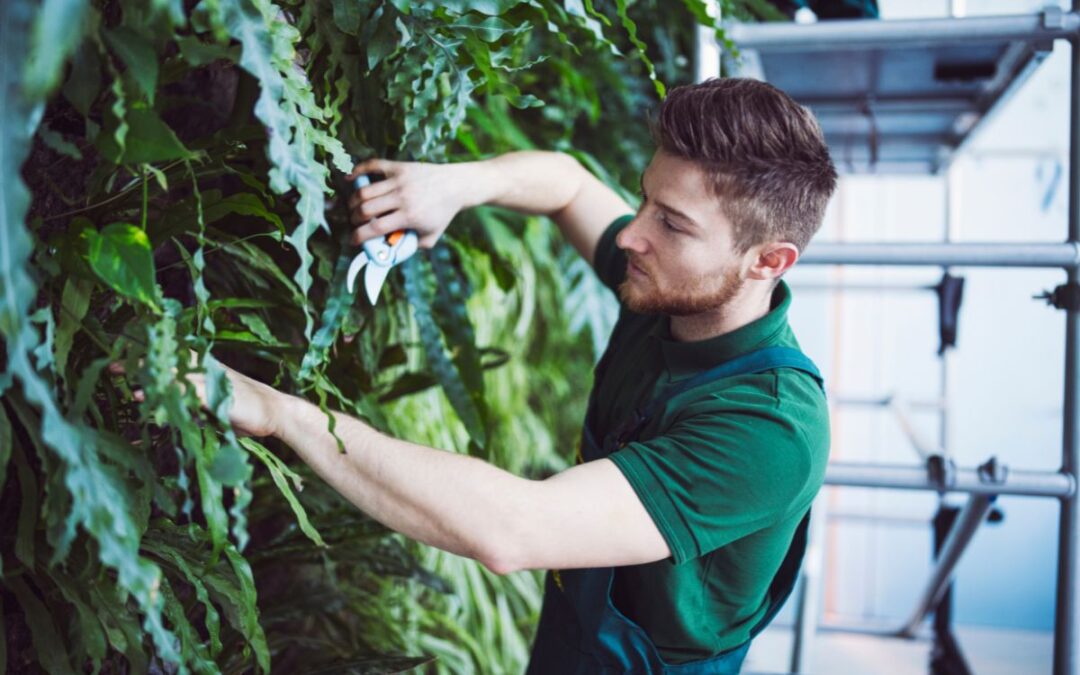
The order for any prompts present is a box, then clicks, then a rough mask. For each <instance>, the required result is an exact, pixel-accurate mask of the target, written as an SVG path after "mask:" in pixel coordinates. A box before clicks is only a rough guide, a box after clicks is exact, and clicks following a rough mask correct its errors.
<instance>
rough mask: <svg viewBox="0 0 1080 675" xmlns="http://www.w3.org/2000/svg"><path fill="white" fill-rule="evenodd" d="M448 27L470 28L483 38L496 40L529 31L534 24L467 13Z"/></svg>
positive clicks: (490, 40)
mask: <svg viewBox="0 0 1080 675" xmlns="http://www.w3.org/2000/svg"><path fill="white" fill-rule="evenodd" d="M446 28H448V29H470V30H472V31H473V32H475V33H476V35H478V36H479V37H480V38H481V39H483V40H486V41H487V42H495V41H497V40H499V39H500V38H503V37H505V36H507V35H516V34H518V33H523V32H525V31H528V30H530V29H531V28H532V26H531V25H530V24H529V22H527V21H526V22H522V23H520V24H518V25H516V26H515V25H514V24H512V23H510V22H509V21H506V20H505V19H500V18H499V17H497V16H489V17H487V18H484V19H480V18H478V17H476V16H475V15H472V14H465V15H463V16H460V17H458V18H457V19H455V20H454V22H453V23H449V24H447V25H446Z"/></svg>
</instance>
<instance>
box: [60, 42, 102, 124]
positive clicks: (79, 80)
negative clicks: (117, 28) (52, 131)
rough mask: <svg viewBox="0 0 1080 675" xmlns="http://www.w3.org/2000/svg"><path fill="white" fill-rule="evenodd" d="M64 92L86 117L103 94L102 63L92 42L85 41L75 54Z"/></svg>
mask: <svg viewBox="0 0 1080 675" xmlns="http://www.w3.org/2000/svg"><path fill="white" fill-rule="evenodd" d="M63 92H64V97H65V98H66V99H67V100H68V101H70V102H71V105H73V106H74V107H75V109H76V110H78V111H79V112H80V113H82V114H83V115H84V116H86V115H89V114H90V106H91V105H92V104H93V103H94V101H95V100H96V99H97V97H98V94H100V93H101V61H100V59H99V56H98V47H97V45H96V44H94V42H93V41H92V40H86V41H84V42H83V43H82V46H81V47H79V49H78V50H77V51H76V52H75V58H73V59H72V60H71V72H70V73H69V74H68V78H67V81H66V82H64V88H63Z"/></svg>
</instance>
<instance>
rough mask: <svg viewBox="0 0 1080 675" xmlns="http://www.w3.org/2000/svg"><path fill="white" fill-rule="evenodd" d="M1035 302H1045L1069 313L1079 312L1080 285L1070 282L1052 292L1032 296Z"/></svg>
mask: <svg viewBox="0 0 1080 675" xmlns="http://www.w3.org/2000/svg"><path fill="white" fill-rule="evenodd" d="M1033 297H1034V299H1036V300H1045V301H1046V304H1048V305H1051V306H1053V307H1056V308H1058V309H1064V310H1068V311H1070V312H1080V283H1077V282H1075V281H1070V282H1068V283H1064V284H1061V285H1060V286H1058V287H1057V288H1055V289H1054V290H1052V291H1044V292H1043V293H1041V294H1040V295H1036V296H1033Z"/></svg>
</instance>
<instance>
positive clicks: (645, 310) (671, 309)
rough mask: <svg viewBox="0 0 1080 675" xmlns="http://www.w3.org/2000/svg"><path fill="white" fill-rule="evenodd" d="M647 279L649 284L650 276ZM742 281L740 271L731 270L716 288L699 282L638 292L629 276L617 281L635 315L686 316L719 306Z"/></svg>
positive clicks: (621, 296)
mask: <svg viewBox="0 0 1080 675" xmlns="http://www.w3.org/2000/svg"><path fill="white" fill-rule="evenodd" d="M647 281H648V282H649V283H650V284H651V283H652V277H649V278H648V280H647ZM743 283H744V280H743V279H742V277H741V276H740V275H739V270H738V269H730V270H727V271H725V272H724V273H723V280H722V281H721V283H720V285H719V286H717V287H713V288H704V286H706V284H705V283H701V282H699V283H697V284H694V285H690V286H684V287H682V288H676V289H673V290H671V291H661V290H658V289H656V288H655V287H654V288H650V289H649V290H647V291H645V292H641V291H636V289H634V288H633V282H632V281H631V280H630V279H629V277H628V278H626V279H625V280H623V282H622V283H621V284H619V297H620V298H621V299H622V301H623V304H625V305H626V307H627V308H628V309H629V310H630V311H632V312H636V313H638V314H667V315H668V316H689V315H692V314H701V313H702V312H710V311H715V310H717V309H720V308H721V307H723V306H724V305H726V304H727V303H728V302H730V301H731V299H732V298H733V297H734V296H735V294H736V293H738V292H739V289H741V288H742V287H743ZM635 291H636V292H635Z"/></svg>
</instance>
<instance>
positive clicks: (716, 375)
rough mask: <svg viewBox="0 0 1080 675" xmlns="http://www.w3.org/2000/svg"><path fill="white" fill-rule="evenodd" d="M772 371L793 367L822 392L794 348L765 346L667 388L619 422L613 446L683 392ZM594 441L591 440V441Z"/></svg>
mask: <svg viewBox="0 0 1080 675" xmlns="http://www.w3.org/2000/svg"><path fill="white" fill-rule="evenodd" d="M775 368H794V369H796V370H801V371H803V372H804V373H806V374H807V375H809V376H810V377H812V378H814V381H815V382H817V385H818V387H820V388H821V392H822V393H823V394H824V393H825V381H824V380H823V379H822V377H821V373H820V372H819V371H818V369H817V366H816V365H814V362H813V361H811V360H810V358H809V357H808V356H806V355H805V354H803V353H802V352H800V351H799V350H798V349H792V348H791V347H765V348H763V349H758V350H756V351H752V352H747V353H746V354H743V355H741V356H738V357H736V358H734V359H731V360H730V361H725V362H724V363H721V364H720V365H719V366H716V367H715V368H710V369H709V370H706V371H703V372H700V373H698V374H697V375H694V376H693V377H691V378H688V379H686V380H683V381H681V382H676V383H674V384H671V385H668V386H667V387H665V388H664V389H663V391H661V392H660V393H659V394H658V395H657V396H656V398H654V399H652V400H651V401H649V402H648V404H646V405H645V407H644V408H638V409H636V410H634V412H633V413H632V414H631V415H630V416H629V417H628V418H627V419H626V420H624V421H623V423H622V424H621V425H620V426H619V428H618V429H616V430H615V432H614V434H613V436H612V437H613V439H614V441H615V444H616V446H617V447H620V446H621V445H622V444H624V443H627V442H629V441H631V440H633V439H634V437H636V436H637V434H638V433H639V432H640V431H641V428H642V427H643V426H644V425H645V422H647V421H648V420H649V419H651V418H652V417H653V416H654V415H655V414H656V413H657V412H658V411H659V410H660V409H661V408H662V407H663V406H664V405H665V404H666V403H667V402H668V401H670V400H671V399H673V398H675V397H676V396H678V395H680V394H683V393H686V392H687V391H690V390H691V389H694V388H696V387H700V386H703V385H706V384H709V383H711V382H715V381H716V380H720V379H723V378H725V377H734V376H736V375H749V374H752V373H761V372H765V371H767V370H773V369H775ZM588 417H589V416H586V424H585V431H586V433H587V434H589V435H590V436H591V432H590V430H589V424H588V421H589V420H588ZM594 442H595V441H594Z"/></svg>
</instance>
